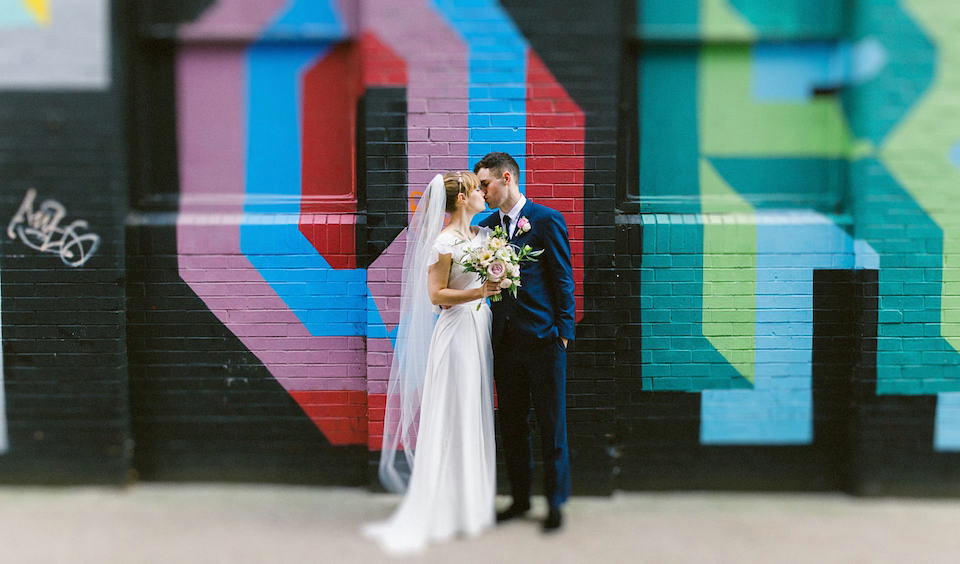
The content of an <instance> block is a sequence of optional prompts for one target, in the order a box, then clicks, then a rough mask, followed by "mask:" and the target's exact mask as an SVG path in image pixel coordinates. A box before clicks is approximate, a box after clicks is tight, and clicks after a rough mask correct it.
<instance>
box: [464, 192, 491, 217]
mask: <svg viewBox="0 0 960 564" xmlns="http://www.w3.org/2000/svg"><path fill="white" fill-rule="evenodd" d="M483 196H484V194H483V188H481V187H480V186H479V185H477V187H476V188H474V189H473V190H470V191H469V192H467V201H466V206H467V211H469V212H470V213H472V214H478V213H480V212H482V211H483V210H485V209H486V208H487V202H486V200H484V198H483Z"/></svg>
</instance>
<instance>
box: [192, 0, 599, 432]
mask: <svg viewBox="0 0 960 564" xmlns="http://www.w3.org/2000/svg"><path fill="white" fill-rule="evenodd" d="M233 4H235V3H233V2H228V1H220V2H216V3H214V4H213V5H212V6H210V7H209V8H208V9H207V10H206V11H205V12H204V13H203V14H202V15H201V16H200V17H199V18H198V19H197V20H195V21H194V22H192V23H191V24H189V25H186V26H182V27H181V29H180V30H179V32H178V33H179V35H180V37H182V38H183V39H184V40H185V41H188V40H189V38H191V37H203V36H204V34H216V33H217V30H218V29H219V28H221V27H223V26H225V25H234V26H235V25H238V24H242V26H243V28H244V29H257V30H259V31H257V33H256V35H257V38H256V39H254V40H252V41H251V42H250V43H249V44H248V45H246V46H245V47H244V48H243V49H238V50H235V51H231V52H229V53H227V54H224V53H222V52H218V53H211V52H210V50H205V49H189V48H187V49H183V50H182V51H181V53H180V54H179V55H178V58H177V76H178V99H177V105H178V108H180V111H179V114H178V115H179V121H178V123H179V126H178V132H179V145H180V153H181V154H182V155H184V160H183V161H182V163H181V169H180V174H181V183H180V192H181V195H180V213H179V216H178V230H177V245H178V253H179V272H180V276H181V278H182V279H183V280H184V281H186V282H187V283H188V284H189V285H190V287H191V288H192V289H193V291H194V292H196V293H197V295H198V296H200V297H201V299H203V301H204V303H205V304H206V305H207V306H208V307H209V308H210V310H211V311H212V312H213V313H214V314H215V315H217V317H218V318H219V319H220V320H221V321H222V322H223V323H224V325H225V326H226V327H228V328H229V329H230V331H231V332H232V333H233V334H234V335H236V336H237V337H238V338H240V340H241V341H242V342H243V343H244V344H245V345H246V346H247V347H248V348H249V350H250V351H251V352H253V353H254V354H255V355H256V356H257V358H259V359H260V361H261V362H263V364H264V366H266V367H267V368H268V369H269V370H270V372H271V374H272V375H273V376H274V377H275V378H276V379H277V381H278V382H280V383H281V384H282V385H283V387H284V388H285V389H286V390H287V391H288V392H289V393H290V395H291V396H292V397H293V398H294V399H295V400H296V401H297V402H298V403H299V404H300V405H301V407H302V408H303V410H304V411H305V413H307V414H308V415H309V416H310V418H311V419H312V420H313V421H314V423H315V424H316V425H317V426H318V427H319V428H320V429H321V430H322V431H323V433H324V435H325V436H326V437H327V438H328V439H329V440H330V442H331V443H332V444H335V445H348V444H369V445H370V447H371V448H376V447H377V446H378V445H379V433H380V429H379V427H378V420H379V421H382V408H383V405H382V403H383V395H384V392H385V380H386V375H387V372H388V371H389V365H390V355H391V351H392V345H391V338H392V336H393V334H394V332H395V329H396V324H397V319H396V316H397V309H398V307H397V306H398V304H397V298H396V296H397V295H398V294H399V289H398V287H397V286H398V281H399V273H398V268H399V261H398V258H399V257H402V252H403V249H402V248H399V244H398V243H394V242H393V241H394V239H395V238H396V236H397V235H398V234H399V232H400V230H402V229H403V228H404V226H405V224H406V212H405V211H403V212H402V216H400V217H399V218H398V217H397V213H395V212H391V211H390V210H392V209H394V208H393V206H392V204H389V202H390V201H391V199H392V201H395V202H399V203H400V205H401V206H402V207H401V208H400V209H401V210H406V208H407V205H408V204H407V202H408V201H409V199H410V198H411V197H412V194H413V193H414V192H416V191H417V190H420V189H422V187H423V185H425V184H426V182H427V181H428V180H429V178H430V177H432V175H433V174H435V173H436V171H437V170H447V169H469V168H472V165H471V163H472V162H474V161H475V160H478V159H479V157H480V156H482V155H483V154H485V153H486V152H488V151H489V150H492V148H493V147H498V148H500V149H506V150H510V151H513V152H514V153H515V154H516V155H518V157H519V159H518V160H519V161H520V162H521V167H522V168H523V170H524V171H525V172H526V174H525V176H524V178H523V181H522V190H524V191H525V192H526V194H527V195H528V196H530V197H531V198H534V199H537V200H539V201H542V202H543V203H545V204H547V205H550V206H552V207H554V208H556V209H558V210H560V211H561V212H562V213H564V214H565V216H566V218H567V223H568V225H569V227H570V232H571V238H572V245H573V248H574V255H575V256H576V257H578V258H577V260H578V262H577V263H576V264H575V268H576V277H577V280H578V281H579V282H580V284H578V288H581V290H580V291H579V292H578V306H579V307H578V312H579V317H582V315H583V313H582V312H583V304H582V302H583V294H582V281H583V253H582V248H583V237H584V235H583V225H584V219H583V204H582V199H581V198H580V197H579V196H580V195H581V194H582V190H583V186H582V182H583V167H584V163H583V158H584V157H583V142H584V133H583V127H584V118H583V113H582V111H581V110H580V109H579V108H578V107H577V105H576V104H575V103H573V101H572V100H571V99H570V98H569V96H567V95H566V94H565V93H564V92H563V89H562V88H561V87H559V85H558V83H557V82H556V80H555V78H554V77H553V76H552V75H551V73H550V72H549V71H548V70H547V68H546V67H545V66H544V64H543V63H542V62H541V61H540V59H539V58H538V57H537V55H536V54H535V53H534V52H533V51H532V50H531V49H530V47H529V46H528V45H527V43H526V41H525V40H524V39H523V37H522V35H520V34H519V32H518V31H517V29H516V27H515V26H513V25H512V23H511V21H510V18H509V16H508V15H507V14H506V13H505V12H504V11H503V9H502V8H501V7H500V6H499V4H498V3H496V2H483V3H481V4H479V5H478V4H477V3H475V2H473V3H467V2H450V1H439V2H426V1H425V2H414V3H404V4H403V5H402V7H401V6H399V5H398V4H396V3H390V2H377V1H372V2H364V3H362V6H361V10H362V17H361V18H359V20H360V21H361V22H362V25H363V27H362V28H360V29H356V28H355V25H356V24H355V23H353V22H352V21H351V15H352V14H353V13H354V10H355V9H356V5H355V4H352V3H349V2H306V1H303V2H272V3H261V4H259V5H258V8H257V10H253V11H247V12H244V14H243V16H242V18H243V21H242V22H238V20H237V19H236V18H237V17H238V16H237V11H236V10H235V9H233V8H234V6H233ZM398 21H402V22H405V24H406V25H397V22H398ZM491 21H492V22H498V23H499V24H500V25H498V26H495V28H494V29H497V30H499V31H497V32H496V33H498V34H500V35H499V36H498V44H499V45H500V47H498V48H497V49H501V48H507V49H509V50H510V54H511V57H510V59H509V61H508V62H506V63H503V64H493V67H495V68H490V67H491V64H492V63H491V61H494V60H498V59H497V57H498V56H499V55H502V53H500V51H498V50H497V51H491V47H490V42H489V41H479V42H477V41H476V40H475V36H476V32H477V30H478V29H480V28H479V27H478V26H484V25H486V23H489V22H491ZM290 29H309V32H308V37H307V40H305V41H295V42H287V41H284V40H283V39H282V38H283V37H284V36H285V33H287V31H288V30H290ZM418 30H419V32H420V33H418ZM425 36H429V37H430V38H431V45H432V47H431V49H429V50H425V49H423V38H424V37H425ZM348 40H349V41H348ZM437 42H441V43H442V44H443V45H445V47H444V48H443V49H438V48H437ZM333 79H337V80H339V81H340V83H339V84H340V87H338V88H334V89H331V88H330V86H329V85H330V84H331V81H332V80H333ZM376 104H396V105H398V107H400V108H403V110H404V111H403V113H404V114H405V119H404V121H405V127H404V128H403V129H404V131H403V138H402V139H397V140H395V142H394V143H392V144H391V143H384V144H383V146H384V147H385V148H384V150H385V151H386V152H387V153H391V154H386V155H384V156H382V157H377V158H372V157H373V156H374V155H371V154H369V153H370V151H372V150H373V149H371V147H372V146H373V145H374V143H371V142H372V141H373V140H372V139H368V144H367V147H366V149H365V150H366V152H367V153H368V154H367V158H366V159H364V162H362V163H358V160H359V158H360V157H359V156H358V155H357V151H356V146H357V137H358V136H359V135H365V134H367V132H368V131H375V130H376V128H377V126H378V124H376V123H373V124H371V123H369V120H373V119H381V120H382V119H387V117H385V116H387V113H386V112H379V113H378V112H376V111H374V110H370V111H368V112H367V113H366V114H362V113H360V112H363V109H362V108H364V107H370V108H374V107H375V106H376ZM211 108H216V110H214V111H211ZM360 118H363V120H365V121H367V122H368V123H367V129H366V131H358V129H357V128H358V125H357V124H358V119H360ZM380 125H383V124H380ZM398 156H401V157H402V162H398V161H397V158H396V157H398ZM378 159H380V160H378ZM388 162H389V163H392V164H388ZM360 164H362V165H363V166H362V167H361V166H359V165H360ZM397 167H399V169H398V168H397ZM361 168H362V169H363V170H362V171H361ZM358 171H361V172H358ZM359 174H366V176H365V177H363V178H362V179H360V180H358V175H359ZM377 175H393V176H392V177H391V178H392V179H393V180H392V182H393V184H392V185H386V186H384V187H383V190H386V192H385V193H384V194H383V195H380V194H374V193H373V191H374V189H375V185H376V182H371V181H370V179H371V178H374V177H376V176H377ZM360 186H363V187H364V188H365V189H366V190H367V194H366V198H361V195H360V194H359V193H358V187H360ZM358 206H364V207H365V211H366V212H367V215H366V217H367V221H368V222H371V221H372V220H371V219H370V218H371V217H383V218H386V219H385V221H386V223H383V224H381V225H372V224H367V225H365V224H362V223H358V222H357V218H358V217H359V215H358ZM377 206H381V207H382V208H383V209H384V210H385V211H383V213H382V214H381V213H380V212H379V211H378V209H379V208H378V207H377ZM368 407H369V411H368Z"/></svg>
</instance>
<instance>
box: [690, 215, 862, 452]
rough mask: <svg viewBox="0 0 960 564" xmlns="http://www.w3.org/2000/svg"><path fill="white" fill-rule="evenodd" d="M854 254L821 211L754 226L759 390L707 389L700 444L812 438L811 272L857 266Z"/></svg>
mask: <svg viewBox="0 0 960 564" xmlns="http://www.w3.org/2000/svg"><path fill="white" fill-rule="evenodd" d="M854 253H855V246H854V241H853V239H852V238H851V237H850V236H849V235H848V234H847V233H846V232H845V231H843V230H842V229H840V228H839V227H837V226H836V225H834V224H833V223H831V222H830V221H829V220H828V219H827V218H825V217H823V216H821V215H819V214H810V221H809V222H802V223H794V224H776V222H774V224H772V225H771V224H765V223H761V224H759V225H758V226H757V321H756V339H757V341H756V342H757V345H756V347H757V348H756V357H755V358H756V364H755V366H756V373H755V375H754V389H752V390H705V391H704V392H703V394H702V395H701V402H700V442H701V443H702V444H713V445H733V444H743V445H759V444H765V445H789V444H792V445H796V444H810V443H811V442H812V441H813V365H812V363H813V317H812V315H811V312H812V311H813V271H814V270H815V269H822V268H831V269H832V268H853V267H854V266H855V262H856V259H855V254H854ZM771 259H773V260H771ZM787 302H790V303H791V304H792V305H791V306H789V307H787V306H785V305H784V304H785V303H787Z"/></svg>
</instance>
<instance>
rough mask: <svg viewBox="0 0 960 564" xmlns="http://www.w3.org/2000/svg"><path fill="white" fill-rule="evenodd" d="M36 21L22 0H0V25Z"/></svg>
mask: <svg viewBox="0 0 960 564" xmlns="http://www.w3.org/2000/svg"><path fill="white" fill-rule="evenodd" d="M37 23H38V22H37V20H36V18H34V17H33V14H31V13H30V12H29V11H28V10H27V7H26V6H25V5H24V3H23V0H0V27H18V26H23V25H37Z"/></svg>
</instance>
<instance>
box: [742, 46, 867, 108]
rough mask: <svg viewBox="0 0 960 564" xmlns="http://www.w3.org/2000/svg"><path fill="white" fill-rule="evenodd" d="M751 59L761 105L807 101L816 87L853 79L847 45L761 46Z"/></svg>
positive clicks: (754, 85)
mask: <svg viewBox="0 0 960 564" xmlns="http://www.w3.org/2000/svg"><path fill="white" fill-rule="evenodd" d="M750 60H751V68H752V72H751V87H752V92H753V97H754V99H756V100H757V101H760V102H803V101H806V100H809V99H811V98H812V97H813V92H814V88H816V87H823V86H837V85H840V84H843V83H845V82H847V81H848V80H849V77H850V74H851V68H852V67H851V49H850V46H849V45H848V44H846V43H840V42H832V41H803V42H792V43H780V42H777V43H763V42H761V43H757V44H755V45H754V47H753V53H752V56H751V57H750Z"/></svg>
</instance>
